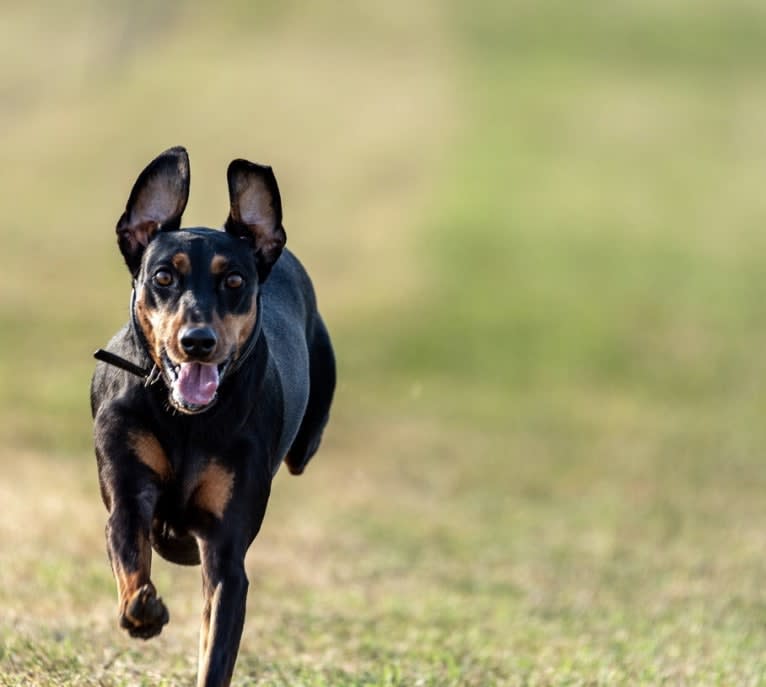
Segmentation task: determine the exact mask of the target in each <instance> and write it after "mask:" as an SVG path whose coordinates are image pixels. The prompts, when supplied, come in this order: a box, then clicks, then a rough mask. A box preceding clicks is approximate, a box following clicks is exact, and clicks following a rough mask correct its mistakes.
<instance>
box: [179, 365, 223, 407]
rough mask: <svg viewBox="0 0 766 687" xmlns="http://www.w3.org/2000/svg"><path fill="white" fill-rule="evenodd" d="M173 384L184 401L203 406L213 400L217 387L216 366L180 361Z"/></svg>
mask: <svg viewBox="0 0 766 687" xmlns="http://www.w3.org/2000/svg"><path fill="white" fill-rule="evenodd" d="M175 386H176V391H177V392H178V395H179V396H180V397H181V398H182V399H183V400H184V401H186V403H188V404H190V405H194V406H205V405H207V404H208V403H210V401H212V400H213V398H214V397H215V392H216V390H217V389H218V366H217V365H205V364H204V363H182V364H181V370H180V372H179V373H178V380H177V381H176V384H175Z"/></svg>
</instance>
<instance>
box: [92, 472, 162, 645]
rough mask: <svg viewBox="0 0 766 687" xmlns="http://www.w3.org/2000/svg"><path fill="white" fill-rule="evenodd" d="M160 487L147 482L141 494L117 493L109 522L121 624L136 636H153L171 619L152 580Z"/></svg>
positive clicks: (108, 538) (110, 551) (107, 528)
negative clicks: (152, 536)
mask: <svg viewBox="0 0 766 687" xmlns="http://www.w3.org/2000/svg"><path fill="white" fill-rule="evenodd" d="M156 501H157V489H156V487H154V486H153V485H151V484H147V485H145V486H144V487H143V488H142V489H141V490H140V491H139V492H138V493H128V494H117V495H115V497H114V499H113V501H112V504H111V509H110V514H109V520H108V521H107V525H106V542H107V551H108V553H109V560H110V562H111V564H112V571H113V573H114V577H115V580H116V582H117V593H118V597H119V602H118V603H119V607H118V611H119V616H120V625H121V626H122V627H123V628H125V629H126V630H127V631H128V632H129V633H130V635H131V636H132V637H141V638H142V639H149V638H150V637H153V636H154V635H157V634H159V633H160V631H161V630H162V627H163V625H165V624H166V623H167V622H168V611H167V608H166V607H165V604H163V603H162V599H160V598H159V597H158V596H157V591H156V590H155V588H154V585H153V584H152V582H151V579H150V574H151V567H152V549H151V544H150V543H149V526H150V523H151V514H152V513H153V512H154V506H155V504H156Z"/></svg>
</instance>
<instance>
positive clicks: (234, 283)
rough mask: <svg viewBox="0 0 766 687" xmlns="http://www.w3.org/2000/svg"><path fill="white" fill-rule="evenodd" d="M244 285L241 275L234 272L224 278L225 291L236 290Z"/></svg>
mask: <svg viewBox="0 0 766 687" xmlns="http://www.w3.org/2000/svg"><path fill="white" fill-rule="evenodd" d="M244 283H245V278H244V277H243V276H242V275H241V274H237V273H236V272H232V273H231V274H229V275H227V276H226V288H227V289H238V288H240V287H241V286H242V284H244Z"/></svg>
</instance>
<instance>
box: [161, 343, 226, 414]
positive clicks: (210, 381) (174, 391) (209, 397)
mask: <svg viewBox="0 0 766 687" xmlns="http://www.w3.org/2000/svg"><path fill="white" fill-rule="evenodd" d="M162 359H163V363H164V367H165V372H166V374H167V377H168V379H169V381H170V402H171V403H172V404H173V405H174V406H175V407H176V408H177V409H178V410H180V411H181V412H183V413H189V414H191V413H201V412H203V411H205V410H207V409H208V408H210V407H211V406H212V405H213V404H214V403H215V402H216V400H217V398H218V387H219V385H220V383H221V378H222V377H223V373H224V372H225V370H226V367H228V361H226V362H224V363H221V364H215V363H200V362H196V361H195V362H187V363H178V364H176V363H174V362H173V361H172V360H171V359H170V358H169V357H168V355H167V353H165V352H164V351H163V355H162Z"/></svg>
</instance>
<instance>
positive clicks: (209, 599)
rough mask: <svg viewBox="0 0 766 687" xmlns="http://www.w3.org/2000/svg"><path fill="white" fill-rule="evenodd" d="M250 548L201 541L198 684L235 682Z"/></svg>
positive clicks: (218, 686)
mask: <svg viewBox="0 0 766 687" xmlns="http://www.w3.org/2000/svg"><path fill="white" fill-rule="evenodd" d="M246 550H247V547H246V545H245V546H241V545H235V544H233V543H232V542H221V541H217V540H216V539H212V540H200V558H201V562H202V592H203V601H204V606H203V610H202V627H201V628H200V641H199V673H198V676H197V685H198V687H225V686H227V685H228V684H229V683H230V681H231V675H232V672H233V671H234V663H235V662H236V660H237V652H238V650H239V641H240V638H241V636H242V627H243V625H244V622H245V603H246V601H247V587H248V581H247V575H246V574H245V552H246Z"/></svg>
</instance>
